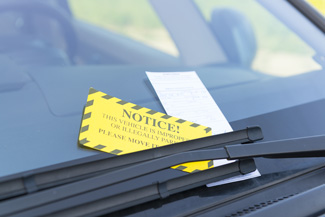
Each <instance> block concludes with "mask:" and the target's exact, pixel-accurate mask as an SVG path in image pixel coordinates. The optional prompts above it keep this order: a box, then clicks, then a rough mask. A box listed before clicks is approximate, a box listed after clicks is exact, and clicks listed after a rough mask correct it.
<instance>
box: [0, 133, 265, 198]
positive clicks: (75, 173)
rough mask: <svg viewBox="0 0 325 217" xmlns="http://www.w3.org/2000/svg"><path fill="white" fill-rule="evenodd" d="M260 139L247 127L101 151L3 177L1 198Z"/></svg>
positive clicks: (0, 187) (261, 135) (0, 182)
mask: <svg viewBox="0 0 325 217" xmlns="http://www.w3.org/2000/svg"><path fill="white" fill-rule="evenodd" d="M261 139H263V134H262V131H261V128H259V127H248V128H247V129H244V130H238V131H233V132H229V133H225V134H219V135H214V136H209V137H204V138H199V139H195V140H190V141H185V142H181V143H176V144H173V145H169V146H163V147H158V148H155V149H149V150H144V151H140V152H135V153H130V154H125V155H120V156H118V157H112V156H110V155H108V154H101V155H99V156H91V157H87V158H83V159H79V160H74V161H70V162H66V163H61V164H59V165H54V166H49V167H45V168H40V169H36V170H32V171H28V172H24V173H20V174H16V175H12V176H8V177H3V178H0V200H3V199H7V198H10V197H15V196H19V195H22V194H26V193H33V192H37V191H40V190H43V189H47V188H51V187H55V186H58V185H63V184H67V183H70V182H75V181H78V180H82V179H86V178H89V177H92V176H95V175H99V174H102V173H104V172H107V171H109V170H112V169H117V168H120V167H122V166H127V165H133V164H136V163H140V162H145V161H148V160H153V159H158V158H161V157H165V156H170V155H173V154H176V153H181V152H186V151H192V150H197V149H203V148H211V147H224V146H225V145H230V144H238V143H250V142H254V141H258V140H261Z"/></svg>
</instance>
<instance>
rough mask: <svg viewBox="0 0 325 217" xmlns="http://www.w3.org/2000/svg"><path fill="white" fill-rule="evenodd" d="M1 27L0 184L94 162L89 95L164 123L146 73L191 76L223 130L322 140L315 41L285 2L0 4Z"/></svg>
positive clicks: (321, 47)
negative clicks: (86, 129) (83, 143)
mask: <svg viewBox="0 0 325 217" xmlns="http://www.w3.org/2000/svg"><path fill="white" fill-rule="evenodd" d="M306 2H308V1H306ZM306 4H307V3H306ZM0 17H1V19H0V27H1V28H0V39H1V40H0V63H1V64H0V68H1V70H0V76H1V79H0V101H1V107H0V123H1V125H0V138H1V145H0V150H1V151H0V159H1V169H0V177H4V176H8V175H12V174H16V173H20V172H24V171H29V170H33V169H37V168H41V167H45V166H50V165H54V164H58V163H64V162H68V161H71V160H75V159H81V158H84V157H87V156H92V155H97V154H98V153H100V152H99V151H96V150H92V149H86V148H83V147H80V146H78V135H79V128H80V122H81V118H82V114H83V108H84V106H85V104H86V100H87V95H88V91H89V88H90V87H93V88H95V89H97V90H100V91H102V92H104V93H106V94H109V95H111V96H114V97H117V98H119V99H122V100H125V101H127V102H132V103H134V104H137V105H140V106H143V107H146V108H149V109H152V110H155V111H158V112H163V113H166V112H165V110H164V108H163V105H162V104H161V102H160V101H159V98H158V97H157V94H156V92H155V91H154V89H153V87H152V85H151V84H150V81H149V80H148V78H147V75H146V73H145V72H146V71H152V72H182V71H196V73H197V74H198V76H199V78H200V79H201V80H202V82H203V84H204V85H205V87H206V88H207V89H208V91H209V93H210V94H211V96H212V97H213V99H214V101H215V102H216V104H217V105H218V106H219V107H220V109H221V111H222V112H223V114H224V115H225V117H226V119H227V120H228V121H229V122H230V125H231V126H232V128H233V129H234V130H239V129H245V128H246V127H248V126H257V125H258V126H260V127H261V128H262V130H263V134H264V140H265V141H274V140H282V139H290V138H299V137H306V136H314V135H321V134H324V129H325V115H324V114H323V110H322V108H323V107H324V106H325V100H324V97H325V84H324V81H325V69H324V68H325V44H324V43H323V42H324V37H325V36H324V33H323V32H322V31H321V30H319V29H318V28H317V27H316V26H315V25H314V24H313V23H312V22H311V21H310V20H308V19H307V18H306V17H304V15H302V14H301V13H300V12H299V11H298V10H297V9H295V7H293V6H292V5H291V4H290V3H289V2H287V1H281V0H277V1H267V0H245V1H239V0H192V1H188V0H178V1H173V0H136V1H135V0H119V1H116V0H43V1H37V0H25V1H19V0H15V1H13V0H1V1H0ZM257 162H259V163H258V165H257V166H258V167H259V169H260V171H261V173H262V174H266V175H267V174H274V173H279V172H284V171H286V172H284V173H287V172H288V171H295V170H300V169H302V168H306V167H310V166H311V165H314V164H317V163H318V162H319V159H314V158H312V159H290V160H288V159H282V160H274V159H267V160H266V159H263V160H261V159H257ZM166 174H167V175H166ZM164 176H168V172H166V173H165V175H164ZM234 186H235V187H236V188H238V189H236V192H240V191H241V190H243V189H244V188H246V189H247V188H249V186H246V187H244V188H243V189H239V185H236V184H234ZM227 190H230V189H227ZM223 193H224V194H228V193H227V192H226V190H225V191H224V192H223ZM184 197H185V196H184ZM186 197H187V199H186V200H188V202H190V203H191V204H192V203H193V201H192V199H191V198H190V196H189V195H187V196H186ZM205 199H206V200H209V196H206V198H205ZM171 204H172V203H171ZM170 206H173V205H170Z"/></svg>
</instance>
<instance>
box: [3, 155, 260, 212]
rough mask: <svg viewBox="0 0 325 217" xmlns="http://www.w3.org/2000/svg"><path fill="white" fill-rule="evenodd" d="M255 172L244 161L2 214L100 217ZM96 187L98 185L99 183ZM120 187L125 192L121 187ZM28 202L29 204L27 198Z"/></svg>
mask: <svg viewBox="0 0 325 217" xmlns="http://www.w3.org/2000/svg"><path fill="white" fill-rule="evenodd" d="M255 170H256V166H255V163H254V160H252V159H247V160H241V161H237V162H234V163H230V164H227V165H224V166H221V167H216V168H212V169H209V170H205V171H201V172H197V173H192V174H188V175H186V176H182V177H178V178H174V179H171V180H168V181H166V182H162V183H158V182H156V183H153V184H151V185H147V186H144V187H140V188H134V189H133V190H129V191H124V192H123V191H122V192H121V193H118V194H116V193H115V194H113V195H112V193H111V192H112V189H114V188H116V187H115V185H112V186H109V187H106V188H101V189H100V190H97V191H89V192H85V193H84V194H76V195H72V197H69V198H66V199H64V200H58V201H55V202H53V203H47V204H44V205H39V206H34V207H30V209H24V210H20V211H19V210H18V212H17V209H13V212H7V213H6V211H5V210H8V209H10V208H9V207H8V205H9V204H6V205H5V204H3V205H5V206H4V207H2V208H1V209H0V214H5V215H12V216H44V215H46V216H51V215H54V216H68V215H74V216H88V215H92V216H97V215H101V214H107V213H110V212H114V211H116V210H120V209H125V208H127V207H130V206H134V205H137V204H141V203H145V202H148V201H152V200H155V199H160V198H166V197H168V196H169V195H172V194H176V193H179V192H183V191H186V190H189V189H193V188H195V187H199V186H202V185H205V184H208V183H211V182H215V181H219V180H223V179H226V178H230V177H233V176H236V175H243V174H247V173H250V172H253V171H255ZM93 184H94V185H96V182H95V183H93ZM126 184H127V183H126ZM119 187H120V188H122V187H121V186H119ZM25 202H28V199H27V198H26V201H25ZM11 205H14V204H11ZM15 205H18V206H19V205H20V204H19V203H16V204H15ZM3 211H4V212H3Z"/></svg>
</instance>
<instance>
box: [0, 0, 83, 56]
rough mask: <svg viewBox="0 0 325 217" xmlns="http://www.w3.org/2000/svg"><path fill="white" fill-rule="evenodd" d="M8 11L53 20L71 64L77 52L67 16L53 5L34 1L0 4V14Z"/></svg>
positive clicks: (75, 36) (73, 32) (10, 1)
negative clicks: (60, 31) (56, 24)
mask: <svg viewBox="0 0 325 217" xmlns="http://www.w3.org/2000/svg"><path fill="white" fill-rule="evenodd" d="M8 11H12V12H19V13H21V14H23V15H25V16H26V17H28V16H32V15H42V16H45V17H49V18H52V19H54V20H55V21H56V22H57V23H58V24H59V27H60V28H61V30H62V36H63V39H64V41H65V44H66V54H67V55H68V57H69V59H70V62H73V59H74V57H75V55H76V51H77V46H78V40H77V35H76V33H75V31H74V27H73V25H72V23H71V21H70V18H69V17H68V15H66V14H65V13H63V12H62V11H60V10H58V9H57V8H56V7H55V6H54V5H50V4H48V3H44V2H40V1H35V0H32V1H29V0H24V1H21V0H18V1H15V0H9V1H8V2H1V3H0V13H3V12H8Z"/></svg>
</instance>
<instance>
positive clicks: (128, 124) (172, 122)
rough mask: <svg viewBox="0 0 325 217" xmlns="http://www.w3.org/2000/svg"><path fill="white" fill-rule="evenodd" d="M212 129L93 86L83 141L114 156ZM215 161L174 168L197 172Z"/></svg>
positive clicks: (154, 146)
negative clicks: (106, 92)
mask: <svg viewBox="0 0 325 217" xmlns="http://www.w3.org/2000/svg"><path fill="white" fill-rule="evenodd" d="M211 133H212V132H211V128H210V127H205V126H202V125H199V124H196V123H192V122H189V121H186V120H183V119H179V118H176V117H172V116H169V115H166V114H163V113H160V112H157V111H154V110H151V109H148V108H144V107H141V106H138V105H136V104H133V103H130V102H126V101H123V100H121V99H118V98H116V97H112V96H110V95H107V94H105V93H103V92H100V91H97V90H95V89H93V88H90V89H89V94H88V99H87V103H86V106H85V109H84V114H83V119H82V124H81V128H80V133H79V144H81V145H83V146H86V147H89V148H93V149H97V150H100V151H104V152H107V153H110V154H114V155H122V154H127V153H131V152H136V151H141V150H145V149H150V148H156V147H160V146H164V145H169V144H173V143H178V142H182V141H186V140H190V139H196V138H201V137H205V136H210V135H211ZM212 167H213V162H212V160H211V161H200V162H190V163H185V164H182V165H176V166H173V167H172V168H173V169H178V170H182V171H185V172H196V171H198V170H205V169H208V168H212Z"/></svg>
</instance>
